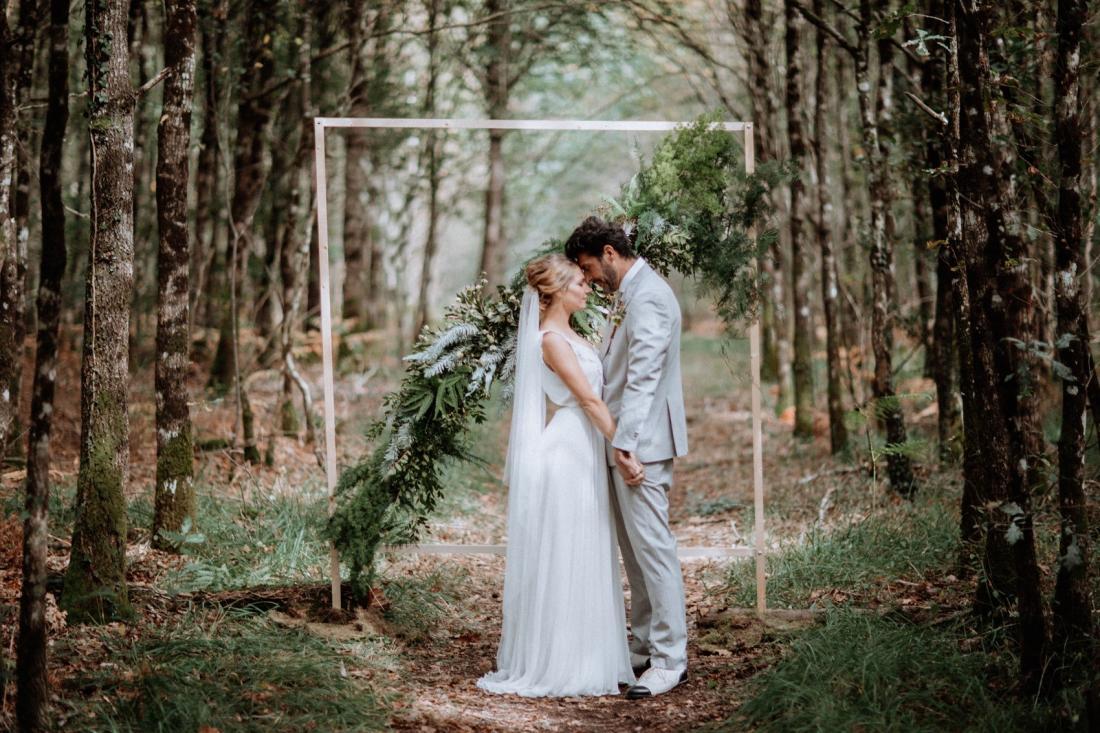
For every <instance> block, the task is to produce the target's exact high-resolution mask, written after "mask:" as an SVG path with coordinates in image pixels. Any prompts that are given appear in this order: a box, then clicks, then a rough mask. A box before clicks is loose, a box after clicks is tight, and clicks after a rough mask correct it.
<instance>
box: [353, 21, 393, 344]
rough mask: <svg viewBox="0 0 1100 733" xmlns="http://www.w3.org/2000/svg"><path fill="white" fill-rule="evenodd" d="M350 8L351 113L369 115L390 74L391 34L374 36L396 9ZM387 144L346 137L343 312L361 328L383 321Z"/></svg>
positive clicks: (356, 134)
mask: <svg viewBox="0 0 1100 733" xmlns="http://www.w3.org/2000/svg"><path fill="white" fill-rule="evenodd" d="M351 8H352V13H351V16H350V17H349V18H348V23H349V25H350V26H351V28H352V29H353V31H354V33H355V37H354V38H353V45H352V54H353V55H352V67H351V86H350V89H349V91H348V97H349V100H350V105H349V108H350V112H349V114H351V116H352V117H368V116H370V115H371V114H374V113H375V110H374V104H375V102H378V101H380V100H381V98H382V97H383V88H384V85H385V82H386V79H387V77H388V75H389V59H388V58H387V56H388V54H389V46H388V45H387V39H388V37H387V36H380V37H378V38H373V39H372V38H370V37H371V36H372V35H374V34H375V33H377V32H384V31H385V30H387V29H389V28H390V27H391V25H392V13H391V12H389V10H388V9H387V8H385V7H384V6H379V8H378V9H377V10H375V11H373V12H367V11H366V10H365V9H364V7H362V3H358V4H353V5H352V6H351ZM356 39H358V40H356ZM363 39H370V40H363ZM387 144H389V143H386V142H384V137H383V136H382V135H379V134H371V135H369V136H368V134H367V133H366V132H365V131H361V130H351V131H349V133H348V137H347V166H346V169H345V172H344V180H345V186H344V190H345V199H344V266H345V277H344V317H345V318H352V319H355V320H356V321H358V327H359V328H361V329H362V330H370V329H373V328H378V327H380V326H383V325H384V322H385V294H384V292H383V290H384V289H383V281H382V274H383V271H382V251H381V242H380V241H379V236H378V231H377V229H378V226H377V212H378V209H379V207H380V206H381V204H382V201H381V200H380V199H381V197H380V195H379V192H378V190H377V184H376V177H377V175H378V169H379V168H380V167H381V165H380V164H381V161H382V155H381V154H380V147H381V146H383V145H387Z"/></svg>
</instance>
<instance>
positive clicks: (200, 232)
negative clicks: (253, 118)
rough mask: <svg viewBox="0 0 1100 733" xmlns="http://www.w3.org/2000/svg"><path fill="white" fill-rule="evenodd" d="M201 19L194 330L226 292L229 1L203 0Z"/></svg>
mask: <svg viewBox="0 0 1100 733" xmlns="http://www.w3.org/2000/svg"><path fill="white" fill-rule="evenodd" d="M200 9H201V10H202V15H201V21H200V24H199V27H200V34H201V37H202V76H203V107H202V137H201V138H200V139H199V159H198V166H197V168H196V170H195V240H194V242H193V243H192V245H193V246H192V248H191V278H190V290H191V294H190V297H189V308H190V316H189V318H190V319H191V323H190V327H189V330H190V331H193V330H194V325H195V323H196V322H198V323H199V324H201V325H202V326H204V327H206V326H210V325H211V324H214V323H216V319H215V318H213V316H214V314H215V313H216V310H217V309H216V306H215V304H216V303H217V302H218V298H216V297H214V296H215V295H216V294H217V293H219V292H220V290H219V287H218V283H217V282H215V280H216V275H217V273H216V272H215V270H216V269H217V268H218V267H219V264H218V257H217V244H218V231H219V230H220V227H219V225H218V224H219V217H218V214H217V212H218V211H220V209H221V207H220V205H219V202H218V192H219V190H221V186H220V185H219V183H220V181H221V179H222V176H221V165H220V160H221V154H222V151H221V150H220V144H219V141H218V104H219V101H220V96H221V93H222V88H223V85H222V83H221V77H222V73H223V71H222V68H223V66H224V64H225V63H226V59H225V34H226V30H225V29H226V27H227V25H228V22H227V21H228V15H229V7H228V1H227V0H215V1H214V2H212V3H203V4H202V6H201V8H200Z"/></svg>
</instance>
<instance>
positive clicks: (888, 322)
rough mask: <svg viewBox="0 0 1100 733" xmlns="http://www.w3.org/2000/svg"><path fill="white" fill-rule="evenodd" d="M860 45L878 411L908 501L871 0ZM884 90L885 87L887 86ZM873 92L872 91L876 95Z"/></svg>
mask: <svg viewBox="0 0 1100 733" xmlns="http://www.w3.org/2000/svg"><path fill="white" fill-rule="evenodd" d="M859 7H860V29H859V46H858V53H857V58H856V86H857V88H858V90H859V108H860V117H861V120H862V128H863V147H864V148H865V150H866V155H867V159H868V164H869V168H870V169H869V171H868V176H869V178H870V195H871V222H870V229H871V231H870V240H871V252H870V263H871V287H872V310H871V348H872V350H873V351H874V355H875V378H874V397H875V401H876V403H877V404H876V413H877V414H878V415H879V416H880V417H881V419H882V421H883V423H884V424H885V426H886V442H887V445H888V446H890V447H891V448H893V450H891V451H890V452H889V453H888V454H887V456H886V463H887V473H888V474H889V477H890V487H891V488H892V489H893V490H894V491H896V492H897V493H898V494H900V495H901V496H904V497H907V498H909V497H912V496H913V493H914V492H915V491H916V480H915V479H914V477H913V468H912V465H911V464H910V461H909V457H908V456H907V455H906V454H905V452H904V450H900V449H901V448H902V446H903V445H904V444H905V443H906V441H907V437H906V431H905V422H904V418H903V417H902V412H901V405H900V404H898V401H897V397H896V395H895V392H894V377H893V347H894V338H893V325H894V317H893V316H894V303H892V298H891V296H892V293H893V289H894V288H893V242H892V241H891V240H890V238H889V235H890V233H891V232H890V229H891V228H892V225H891V220H890V211H889V208H890V203H891V195H890V180H889V172H888V170H887V163H886V155H885V152H884V150H883V147H882V143H881V142H880V140H879V128H878V120H877V117H878V116H880V115H879V114H877V111H878V110H881V109H884V108H885V109H888V108H889V103H890V100H889V99H888V98H884V96H885V95H886V94H888V93H889V88H888V87H886V85H887V84H888V80H889V78H890V74H889V72H888V66H887V64H888V61H889V59H888V58H886V59H884V58H882V57H883V56H884V55H885V53H884V51H885V47H886V46H887V44H886V43H880V45H879V54H880V58H879V62H880V67H881V68H880V72H879V77H880V78H879V84H878V87H877V90H876V88H875V87H873V86H872V81H871V69H870V63H871V58H870V57H871V29H872V23H873V19H872V16H871V3H870V0H860V4H859ZM884 87H885V88H884ZM873 90H874V91H873Z"/></svg>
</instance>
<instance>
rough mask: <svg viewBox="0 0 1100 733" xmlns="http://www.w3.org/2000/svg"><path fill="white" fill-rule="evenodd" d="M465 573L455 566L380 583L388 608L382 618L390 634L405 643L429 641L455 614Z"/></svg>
mask: <svg viewBox="0 0 1100 733" xmlns="http://www.w3.org/2000/svg"><path fill="white" fill-rule="evenodd" d="M467 575H468V573H467V571H466V570H464V569H462V568H458V567H455V566H449V567H448V566H444V567H439V568H435V569H433V570H431V571H429V572H428V573H426V574H425V575H401V576H397V577H392V578H386V579H384V580H383V586H382V587H383V589H384V593H385V595H386V601H387V606H386V608H385V611H384V612H383V617H384V618H385V619H386V621H387V622H388V623H389V625H390V626H389V631H391V632H392V633H393V634H394V635H395V636H398V637H400V638H401V639H404V640H405V641H412V642H419V641H423V640H425V639H428V638H430V637H431V635H432V632H433V631H434V630H435V629H436V628H439V626H440V623H441V621H442V620H443V618H444V617H445V616H453V615H454V614H456V613H457V610H456V608H455V604H456V603H457V601H458V600H459V597H460V594H461V588H462V586H463V584H464V583H465V581H466V578H467Z"/></svg>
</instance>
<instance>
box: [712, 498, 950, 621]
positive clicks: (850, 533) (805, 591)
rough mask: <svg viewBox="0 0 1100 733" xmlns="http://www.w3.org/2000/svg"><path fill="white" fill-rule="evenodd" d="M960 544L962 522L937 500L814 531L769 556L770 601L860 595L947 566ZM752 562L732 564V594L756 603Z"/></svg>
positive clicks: (798, 602)
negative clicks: (829, 592) (823, 593)
mask: <svg viewBox="0 0 1100 733" xmlns="http://www.w3.org/2000/svg"><path fill="white" fill-rule="evenodd" d="M957 547H958V522H957V520H956V519H955V517H954V514H953V512H952V511H951V510H949V509H948V508H947V507H946V506H945V505H944V504H942V503H940V502H938V501H928V502H926V503H920V500H918V502H917V503H914V504H911V505H910V504H905V505H899V506H897V507H893V508H891V509H888V510H886V512H884V513H882V514H876V515H875V516H873V517H871V518H868V519H865V520H863V521H861V522H858V523H853V524H848V525H845V526H843V527H840V528H838V529H833V530H831V531H821V530H814V531H812V532H810V533H809V534H808V535H806V536H805V538H804V539H803V540H802V541H801V542H799V543H797V544H791V545H789V546H787V547H786V548H784V549H783V550H782V551H781V552H779V553H777V554H774V555H770V556H769V557H768V605H769V606H771V607H773V608H775V607H801V608H805V607H806V606H808V605H809V604H810V602H811V595H812V593H813V591H814V590H820V589H832V588H839V589H842V590H844V591H845V592H847V593H850V594H851V593H854V594H859V593H862V592H866V591H870V590H873V589H874V588H875V587H876V586H878V585H879V584H881V583H882V582H883V581H885V580H888V579H894V578H899V577H902V578H903V577H907V576H920V575H921V574H923V573H925V572H927V571H930V570H934V569H941V568H945V567H949V566H950V564H951V563H952V561H953V560H954V558H955V556H956V552H957ZM754 583H755V580H754V576H753V568H752V566H751V564H750V563H736V564H734V565H733V566H731V569H730V574H729V578H728V591H727V592H728V595H729V596H730V598H731V600H732V602H733V603H734V604H735V605H739V606H744V607H748V606H752V605H753V601H754V598H755V584H754Z"/></svg>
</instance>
